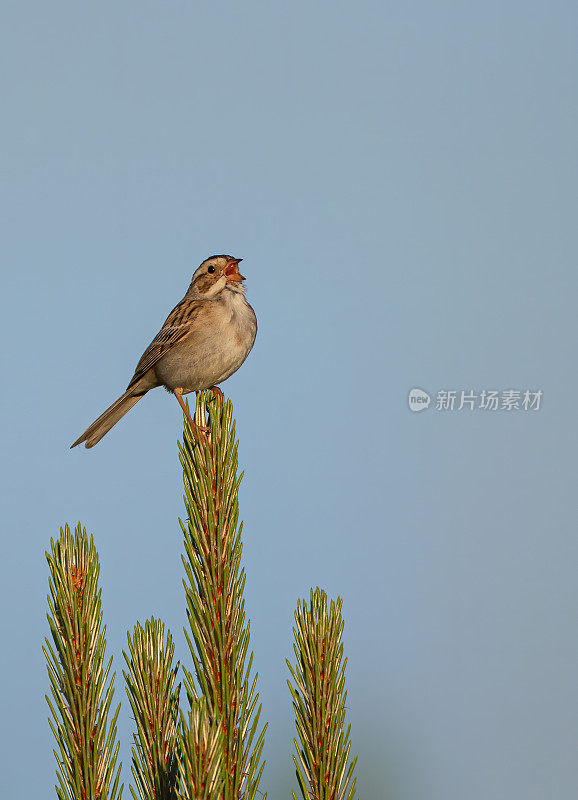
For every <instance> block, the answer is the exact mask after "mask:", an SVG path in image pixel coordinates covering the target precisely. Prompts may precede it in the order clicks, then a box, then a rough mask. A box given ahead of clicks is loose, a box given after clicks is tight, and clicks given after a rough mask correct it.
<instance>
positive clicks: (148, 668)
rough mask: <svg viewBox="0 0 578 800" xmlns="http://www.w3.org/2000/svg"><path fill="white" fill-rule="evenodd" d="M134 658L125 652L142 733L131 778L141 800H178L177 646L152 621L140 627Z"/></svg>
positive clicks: (132, 652) (134, 751) (130, 642)
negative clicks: (175, 655) (153, 799)
mask: <svg viewBox="0 0 578 800" xmlns="http://www.w3.org/2000/svg"><path fill="white" fill-rule="evenodd" d="M127 639H128V647H129V651H130V656H129V655H127V653H125V652H124V651H123V655H124V659H125V661H126V664H127V672H124V671H123V675H124V678H125V681H126V691H127V694H128V698H129V700H130V704H131V707H132V710H133V713H134V718H135V722H136V727H137V732H136V733H135V735H134V747H133V749H132V774H133V778H134V780H135V783H136V787H137V791H138V794H137V791H135V789H133V787H132V786H131V787H130V790H131V794H132V796H133V797H134V798H136V799H137V800H138V798H140V800H151V798H157V800H177V797H178V794H177V721H178V713H179V690H180V684H179V686H177V687H176V688H175V681H176V676H177V671H178V669H179V665H178V663H177V664H176V666H175V667H173V666H172V662H173V656H174V652H175V646H174V643H173V639H172V636H171V633H170V631H167V639H166V644H165V626H164V624H163V623H162V622H160V621H159V620H155V619H154V618H151V619H150V620H148V621H147V622H145V626H144V628H143V627H142V626H141V625H140V624H138V623H137V624H136V625H135V629H134V634H133V637H132V639H131V637H130V634H127Z"/></svg>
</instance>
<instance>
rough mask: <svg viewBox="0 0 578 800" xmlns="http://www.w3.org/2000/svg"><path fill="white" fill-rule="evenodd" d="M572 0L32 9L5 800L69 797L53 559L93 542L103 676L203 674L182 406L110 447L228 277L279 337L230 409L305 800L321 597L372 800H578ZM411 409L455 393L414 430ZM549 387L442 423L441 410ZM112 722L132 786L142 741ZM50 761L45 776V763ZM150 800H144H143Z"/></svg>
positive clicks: (23, 101)
mask: <svg viewBox="0 0 578 800" xmlns="http://www.w3.org/2000/svg"><path fill="white" fill-rule="evenodd" d="M577 16H578V15H577V12H576V7H575V4H571V3H567V2H556V1H554V2H550V3H544V2H525V3H521V2H510V3H498V2H487V3H484V4H482V5H480V4H477V3H476V4H474V3H457V2H449V0H448V1H446V2H436V3H426V2H410V3H407V2H406V3H383V2H379V3H378V2H367V0H362V2H360V3H357V4H353V3H343V2H332V3H329V2H314V3H305V2H301V1H300V0H297V1H296V2H294V3H291V4H287V3H278V2H267V3H265V2H254V1H253V0H248V2H245V3H243V4H232V3H219V2H215V3H210V4H209V3H192V2H184V1H181V2H176V1H175V0H167V2H165V3H162V4H159V3H153V2H148V1H147V0H144V1H143V0H141V2H138V3H136V2H123V3H112V2H106V1H105V2H101V3H99V4H88V3H72V2H59V1H58V0H57V1H56V2H53V3H50V4H49V5H47V4H45V3H40V2H18V3H16V2H5V3H4V5H3V13H2V18H3V21H2V25H1V27H0V40H1V41H0V45H1V46H0V59H1V62H2V69H1V70H0V76H1V77H0V80H1V82H2V118H3V121H2V133H1V137H2V147H1V149H0V174H1V180H2V187H3V191H2V193H1V195H0V204H1V209H0V211H1V213H0V226H1V237H2V243H3V262H4V272H3V278H4V291H3V292H2V296H1V302H2V315H1V324H2V328H3V331H2V333H3V340H4V343H5V346H4V349H3V357H2V361H3V365H4V369H3V374H4V387H3V392H2V395H1V399H0V403H1V404H2V414H1V419H2V422H3V431H2V444H3V448H2V449H3V459H2V485H3V487H4V502H3V516H4V550H3V559H2V581H1V587H0V592H1V600H2V606H3V608H4V613H3V615H2V641H3V654H4V656H3V659H2V673H3V678H4V679H3V686H4V693H3V694H4V697H3V700H2V707H3V714H2V722H1V727H0V742H1V745H2V753H3V759H2V760H3V769H2V777H1V778H0V782H1V788H2V789H3V794H4V795H5V796H7V797H11V798H13V800H20V798H29V797H32V796H38V797H46V796H49V795H50V793H51V792H53V788H52V787H53V786H54V763H53V756H52V752H51V751H52V742H51V735H50V731H49V728H48V724H47V721H46V718H47V708H46V705H45V701H44V693H45V692H46V691H47V689H48V680H47V677H46V673H45V667H44V663H43V657H42V653H41V644H42V640H43V637H44V635H45V634H46V632H47V625H46V621H45V613H46V600H45V597H46V592H47V567H46V564H45V559H44V551H45V549H46V548H47V546H48V543H49V540H50V537H51V536H55V535H57V534H58V529H59V526H60V525H61V524H63V523H64V522H69V523H71V524H74V523H75V522H76V521H77V520H78V519H80V520H81V521H82V522H83V524H85V525H86V526H87V528H88V530H89V531H90V532H92V533H93V534H94V536H95V539H96V543H97V546H98V549H99V552H100V556H101V583H102V588H103V606H104V613H105V619H106V622H107V627H108V638H109V652H110V653H111V654H113V655H114V659H115V667H116V669H117V671H120V669H121V666H122V661H121V649H122V647H123V646H125V637H126V630H127V629H130V628H132V626H133V624H134V622H135V621H136V620H137V619H139V620H141V621H142V620H144V619H145V618H147V617H149V616H150V615H153V614H154V615H155V616H160V617H161V618H162V619H163V620H165V622H166V623H167V624H168V625H169V627H170V628H171V630H172V631H173V633H174V635H175V638H176V642H177V650H178V652H179V655H180V657H181V658H184V657H185V655H186V653H185V642H184V637H183V635H182V632H181V631H182V625H183V622H184V599H183V593H182V590H181V586H180V581H181V577H182V570H181V566H180V556H179V554H180V546H181V543H180V534H179V527H178V523H177V517H178V515H179V514H182V508H183V506H182V499H181V494H182V488H181V476H180V470H179V463H178V455H177V447H176V440H177V437H178V436H179V435H180V425H181V421H180V417H179V409H178V406H177V404H176V402H175V401H174V400H173V399H172V398H170V397H169V396H168V395H167V394H166V393H164V392H162V391H161V390H157V391H155V392H151V393H150V394H149V395H148V396H147V397H146V398H145V400H144V401H143V402H142V403H139V404H138V406H137V407H136V408H135V409H134V410H133V411H132V412H131V413H130V414H129V415H128V416H127V417H126V418H125V419H124V420H123V421H122V422H121V423H120V424H119V425H118V426H117V427H116V428H115V429H114V430H113V431H112V432H111V434H110V435H109V436H107V437H106V439H104V440H103V441H102V442H101V444H99V445H98V446H97V447H96V448H95V449H94V450H91V451H85V450H81V449H80V448H77V449H76V450H74V451H69V449H68V446H69V444H70V443H71V442H72V441H74V439H75V438H76V437H77V436H78V435H79V434H80V433H81V432H82V431H83V430H84V429H85V427H86V426H87V425H88V423H89V422H90V421H91V420H92V419H94V418H95V417H96V416H97V415H98V414H99V413H100V412H101V411H102V410H104V408H105V407H106V406H107V405H108V404H109V403H110V402H112V400H114V399H115V398H116V397H117V396H118V395H119V394H120V393H121V392H122V391H123V389H124V388H125V386H126V383H127V382H128V380H129V378H130V376H131V375H132V372H133V369H134V366H135V364H136V362H137V360H138V358H139V357H140V355H141V353H142V351H143V350H144V348H145V347H146V345H147V344H148V343H149V341H150V339H151V338H152V337H153V336H154V334H155V333H156V331H157V330H158V328H159V327H160V325H161V324H162V322H163V320H164V318H165V316H166V314H167V313H168V311H169V310H170V309H171V308H172V307H173V305H174V304H175V303H176V302H177V300H179V299H180V298H181V297H182V295H183V293H184V291H185V289H186V287H187V286H188V283H189V281H190V277H191V275H192V273H193V271H194V270H195V268H196V267H197V266H198V264H199V263H200V262H201V261H202V260H203V259H204V258H206V257H207V256H208V255H210V254H212V253H221V252H224V253H232V254H233V255H235V256H237V257H242V258H243V259H244V262H243V274H245V275H246V277H247V287H248V297H249V299H250V302H251V303H252V304H253V306H254V308H255V310H256V312H257V316H258V319H259V334H258V338H257V342H256V344H255V348H254V350H253V353H252V354H251V356H250V358H249V360H248V361H247V362H246V364H245V365H244V366H243V368H242V370H240V371H239V373H237V374H236V375H235V376H234V377H233V378H231V379H230V380H229V381H228V382H227V383H226V384H225V385H224V386H223V388H224V390H225V391H226V393H227V394H228V395H229V396H230V397H231V398H232V400H233V403H234V406H235V414H236V418H237V425H238V433H239V436H240V460H241V465H242V468H243V469H244V470H245V473H246V474H245V479H244V481H243V485H242V490H241V497H240V502H241V516H242V518H243V519H244V521H245V528H244V565H245V567H246V570H247V586H246V599H247V612H248V614H249V616H250V618H251V623H252V627H251V632H252V638H251V645H252V648H253V650H254V652H255V665H256V667H257V669H258V672H259V682H258V685H259V689H260V691H261V699H262V702H263V716H264V719H266V720H269V722H270V727H269V733H268V740H267V745H266V750H265V756H266V759H267V768H266V772H265V776H264V781H263V788H265V789H267V790H268V792H269V797H271V798H276V797H282V796H285V797H286V796H288V795H289V790H290V788H291V787H293V788H295V789H296V788H297V786H296V782H295V780H294V779H293V769H292V762H291V740H292V736H293V721H292V715H291V706H290V697H289V693H288V691H287V688H286V685H285V682H286V678H287V670H286V668H285V665H284V659H285V657H287V656H289V655H290V654H291V625H292V614H293V609H294V606H295V604H296V601H297V598H298V597H303V596H307V595H308V593H309V588H310V587H311V586H316V585H320V586H322V587H323V588H325V589H326V590H327V592H328V593H329V594H330V595H331V596H336V595H337V594H340V595H341V596H342V597H343V599H344V606H343V611H344V616H345V621H346V627H345V649H346V655H347V656H348V659H349V663H348V672H347V685H348V691H349V696H348V713H349V720H350V721H351V723H352V738H353V750H354V751H355V752H357V753H359V762H358V766H357V775H358V780H359V789H360V796H363V797H387V798H388V800H422V799H423V800H426V799H427V800H442V798H443V800H482V798H483V799H484V800H486V799H487V798H492V800H506V798H507V799H508V800H510V799H511V798H513V797H524V798H526V800H543V798H544V797H556V798H566V797H574V796H575V795H576V791H577V790H578V768H577V766H576V765H577V760H576V729H577V722H578V689H577V685H576V674H577V668H578V641H577V639H576V627H577V626H576V623H577V621H578V619H577V618H578V588H577V583H576V567H577V560H578V546H577V543H576V517H577V512H576V503H575V500H574V493H575V478H576V444H577V442H576V408H575V406H576V397H577V393H578V382H577V378H576V366H575V364H576V343H577V336H576V289H577V286H576V283H577V281H576V256H577V249H578V248H577V241H576V212H577V208H576V185H577V178H578V175H577V171H578V170H577V157H576V156H577V151H576V141H577V134H578V124H577V123H578V113H577V108H578V106H577V103H576V74H577V66H578V65H577V54H576V45H575V31H576V23H577V21H578V19H577ZM412 387H420V388H422V389H425V390H427V391H428V392H429V393H430V394H431V395H432V397H433V398H434V402H432V405H431V406H430V408H429V409H427V410H426V411H423V412H421V413H419V414H414V413H411V412H410V411H409V409H408V403H407V396H408V392H409V390H410V389H411V388H412ZM442 389H445V390H456V391H458V392H459V391H461V390H467V391H469V390H474V391H476V392H481V391H482V390H492V389H494V390H498V391H504V390H508V389H515V390H524V389H534V390H541V391H542V392H543V398H542V406H541V408H540V410H539V411H537V412H530V411H528V412H525V411H523V410H518V411H513V412H505V411H498V412H489V411H486V412H484V411H482V410H475V411H472V412H469V411H465V410H462V411H460V412H458V411H457V410H454V411H436V409H435V407H434V403H435V397H436V393H437V392H438V391H439V390H442ZM117 697H118V698H120V699H122V701H123V708H122V711H121V717H120V722H119V732H120V736H121V739H122V749H121V755H122V759H123V762H124V767H125V782H128V778H129V769H128V767H129V762H130V737H131V733H132V730H131V720H130V714H129V707H128V702H127V701H126V699H125V697H124V687H123V686H122V681H118V682H117ZM31 765H33V766H32V768H31ZM125 789H126V796H128V787H125Z"/></svg>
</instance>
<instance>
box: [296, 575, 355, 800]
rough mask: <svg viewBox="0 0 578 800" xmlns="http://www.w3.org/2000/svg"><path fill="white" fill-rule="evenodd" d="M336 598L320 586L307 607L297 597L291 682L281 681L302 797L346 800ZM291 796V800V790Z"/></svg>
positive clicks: (342, 663) (349, 784)
mask: <svg viewBox="0 0 578 800" xmlns="http://www.w3.org/2000/svg"><path fill="white" fill-rule="evenodd" d="M341 606H342V600H341V598H337V602H334V601H333V600H332V601H331V605H330V609H329V612H328V611H327V595H326V594H325V592H323V591H322V590H321V589H319V588H317V589H316V590H315V591H313V590H311V598H310V604H309V607H307V605H306V603H305V600H303V601H301V600H299V601H298V603H297V611H296V612H295V622H296V625H297V627H296V628H294V629H293V633H294V635H295V644H294V645H293V649H294V651H295V656H296V659H297V661H296V664H295V667H293V666H292V665H291V663H290V662H289V661H287V666H288V667H289V671H290V672H291V676H292V678H293V683H291V681H290V680H289V681H287V683H288V686H289V690H290V692H291V696H292V697H293V708H294V709H295V717H296V720H295V725H296V727H297V734H298V737H299V741H298V740H297V739H294V740H293V741H294V742H295V749H296V750H297V754H298V756H299V760H297V758H296V757H295V756H293V761H294V763H295V768H296V773H297V780H298V782H299V787H300V789H301V795H302V797H303V798H304V800H344V798H347V800H352V798H353V797H354V795H355V779H354V778H353V770H354V768H355V763H356V761H357V757H356V758H354V759H353V761H351V762H350V763H349V766H348V759H349V751H350V748H351V741H350V739H349V732H350V726H348V727H347V730H346V731H344V724H345V700H346V697H347V692H346V691H345V667H346V664H347V659H344V658H343V644H342V643H341V635H342V633H343V618H342V616H341ZM293 797H294V798H295V799H296V795H295V792H293Z"/></svg>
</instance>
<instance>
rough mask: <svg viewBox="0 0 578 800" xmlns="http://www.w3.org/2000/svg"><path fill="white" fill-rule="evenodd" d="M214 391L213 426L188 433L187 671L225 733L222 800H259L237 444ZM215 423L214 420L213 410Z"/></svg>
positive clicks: (192, 695)
mask: <svg viewBox="0 0 578 800" xmlns="http://www.w3.org/2000/svg"><path fill="white" fill-rule="evenodd" d="M212 397H213V395H212V393H211V392H201V393H199V395H198V397H197V406H196V413H195V422H196V423H197V425H198V426H202V427H207V423H209V424H208V431H203V430H201V429H199V428H194V429H193V430H190V428H189V426H188V424H187V425H186V427H185V436H184V443H183V445H182V446H181V447H180V458H181V464H182V466H183V472H184V484H185V506H186V510H187V516H188V519H187V524H186V525H184V524H183V523H182V522H181V528H182V530H183V534H184V545H185V556H183V564H184V567H185V573H186V580H185V581H184V586H185V592H186V599H187V617H188V622H189V627H190V634H189V632H188V631H187V630H185V635H186V637H187V641H188V644H189V648H190V650H191V655H192V658H193V663H194V673H195V677H196V683H195V681H194V679H193V676H192V675H191V674H190V673H187V672H186V671H185V679H186V687H187V693H188V696H189V700H190V702H191V703H192V704H193V706H194V703H195V700H196V699H198V698H199V697H203V698H204V700H205V703H206V708H207V713H208V715H209V718H210V720H211V723H213V722H214V720H215V719H218V720H219V722H220V725H221V730H222V734H223V735H222V747H223V756H222V769H223V773H224V776H225V782H224V788H223V791H222V794H221V797H222V800H240V799H241V798H242V800H252V799H253V798H254V797H255V794H256V792H257V789H258V786H259V781H260V779H261V774H262V771H263V766H264V764H263V763H261V754H262V750H263V741H264V734H265V727H266V726H265V727H264V728H263V729H261V731H260V732H258V727H259V716H260V713H261V706H259V707H258V708H257V701H258V697H259V696H258V694H257V692H256V690H255V686H256V680H257V676H255V677H254V678H253V679H251V664H252V654H251V655H250V656H249V658H248V660H247V653H248V649H249V622H248V621H247V622H245V603H244V599H243V590H244V585H245V572H244V570H243V569H242V568H241V566H240V561H241V552H242V544H241V527H242V526H241V525H240V524H239V503H238V491H239V484H240V482H241V477H242V476H240V475H238V474H237V440H236V439H235V423H234V421H233V407H232V405H231V402H230V401H229V400H227V401H226V402H221V400H211V398H212ZM207 404H208V408H209V414H210V418H209V420H207V417H206V408H207Z"/></svg>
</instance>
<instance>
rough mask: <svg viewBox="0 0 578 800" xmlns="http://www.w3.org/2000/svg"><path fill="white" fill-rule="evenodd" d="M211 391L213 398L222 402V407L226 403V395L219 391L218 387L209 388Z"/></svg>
mask: <svg viewBox="0 0 578 800" xmlns="http://www.w3.org/2000/svg"><path fill="white" fill-rule="evenodd" d="M209 391H210V392H212V393H213V396H214V397H215V398H216V399H217V400H220V401H221V405H222V404H223V403H224V402H225V395H224V394H223V392H222V391H221V390H220V389H219V387H218V386H209Z"/></svg>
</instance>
